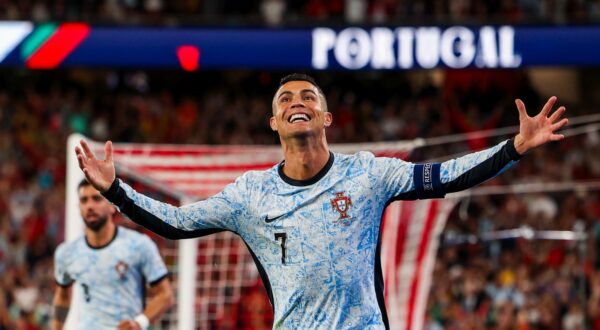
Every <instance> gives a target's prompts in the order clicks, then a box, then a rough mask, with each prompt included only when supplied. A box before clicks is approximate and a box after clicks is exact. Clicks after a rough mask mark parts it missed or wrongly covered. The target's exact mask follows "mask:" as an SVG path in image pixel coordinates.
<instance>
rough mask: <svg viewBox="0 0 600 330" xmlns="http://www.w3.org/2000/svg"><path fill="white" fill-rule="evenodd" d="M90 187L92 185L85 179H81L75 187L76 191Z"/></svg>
mask: <svg viewBox="0 0 600 330" xmlns="http://www.w3.org/2000/svg"><path fill="white" fill-rule="evenodd" d="M91 185H92V184H91V183H90V182H89V181H88V180H87V179H83V180H81V181H80V182H79V184H78V185H77V190H79V189H81V187H87V186H91Z"/></svg>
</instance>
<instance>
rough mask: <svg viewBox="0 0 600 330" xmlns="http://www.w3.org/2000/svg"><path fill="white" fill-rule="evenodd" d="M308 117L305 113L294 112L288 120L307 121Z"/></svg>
mask: <svg viewBox="0 0 600 330" xmlns="http://www.w3.org/2000/svg"><path fill="white" fill-rule="evenodd" d="M309 120H310V118H308V116H307V115H306V114H303V113H295V114H293V115H291V116H290V119H288V121H289V122H290V123H293V122H296V121H309Z"/></svg>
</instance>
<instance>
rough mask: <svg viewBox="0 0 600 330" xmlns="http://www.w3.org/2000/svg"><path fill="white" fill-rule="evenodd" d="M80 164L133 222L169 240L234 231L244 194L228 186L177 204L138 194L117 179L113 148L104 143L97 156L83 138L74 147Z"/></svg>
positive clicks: (89, 176)
mask: <svg viewBox="0 0 600 330" xmlns="http://www.w3.org/2000/svg"><path fill="white" fill-rule="evenodd" d="M75 153H76V154H77V160H78V162H79V167H80V168H81V170H82V171H83V173H84V174H85V177H86V179H87V180H88V181H89V182H90V183H91V184H92V185H93V186H94V187H95V188H96V189H98V191H100V192H101V193H102V195H103V196H104V197H106V199H108V200H109V201H110V202H112V203H113V204H115V205H116V206H117V207H118V208H119V210H120V211H121V212H122V213H124V214H125V215H127V216H128V217H129V218H130V219H131V220H133V221H134V222H136V223H138V224H140V225H142V226H144V227H146V228H148V229H149V230H151V231H153V232H155V233H157V234H159V235H161V236H163V237H166V238H169V239H181V238H190V237H199V236H204V235H208V234H211V233H215V232H219V231H223V230H231V231H235V222H234V220H235V217H234V213H239V212H240V210H242V209H243V202H242V201H243V196H241V194H240V193H239V189H237V187H236V186H235V185H230V186H228V188H226V189H225V190H224V191H222V192H221V193H219V194H218V195H216V196H213V197H211V198H208V199H206V200H203V201H200V202H197V203H194V204H190V205H186V206H183V207H176V206H173V205H170V204H167V203H163V202H160V201H157V200H154V199H152V198H150V197H148V196H145V195H144V194H140V193H138V192H137V191H135V190H134V189H133V188H131V187H130V186H128V185H127V184H125V183H123V182H122V181H121V180H119V179H117V178H116V174H115V165H114V161H113V148H112V143H111V142H110V141H108V142H106V144H105V145H104V159H98V158H96V157H95V155H94V153H93V152H92V150H91V149H90V147H89V145H88V144H87V143H86V142H85V141H83V140H82V141H81V148H80V147H79V146H78V147H76V148H75Z"/></svg>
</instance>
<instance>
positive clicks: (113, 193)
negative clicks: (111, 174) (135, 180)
mask: <svg viewBox="0 0 600 330" xmlns="http://www.w3.org/2000/svg"><path fill="white" fill-rule="evenodd" d="M118 191H119V179H117V178H115V180H114V181H113V183H112V184H111V185H110V188H108V190H107V191H105V192H103V193H102V196H104V198H106V199H108V200H109V201H111V202H113V203H114V201H115V198H116V197H117V192H118Z"/></svg>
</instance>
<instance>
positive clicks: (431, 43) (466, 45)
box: [312, 26, 522, 70]
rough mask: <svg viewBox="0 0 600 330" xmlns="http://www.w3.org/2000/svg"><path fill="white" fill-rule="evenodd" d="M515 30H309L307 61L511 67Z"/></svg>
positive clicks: (515, 57) (517, 60) (318, 64)
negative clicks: (309, 59)
mask: <svg viewBox="0 0 600 330" xmlns="http://www.w3.org/2000/svg"><path fill="white" fill-rule="evenodd" d="M514 44H515V30H514V28H513V27H510V26H502V27H499V28H494V27H491V26H483V27H481V28H479V29H478V30H473V29H469V28H467V27H463V26H453V27H449V28H446V29H442V28H439V27H418V28H412V27H399V28H396V29H390V28H385V27H377V28H373V29H371V30H370V31H369V30H365V29H362V28H356V27H350V28H346V29H343V30H341V31H339V32H336V31H334V30H333V29H331V28H316V29H314V30H313V31H312V66H313V68H315V69H320V70H323V69H328V68H330V67H332V66H334V67H335V66H336V65H338V66H341V67H343V68H346V69H350V70H357V69H365V68H371V69H395V68H400V69H411V68H415V67H420V68H425V69H431V68H434V67H437V66H438V65H444V66H446V67H449V68H454V69H461V68H466V67H469V66H475V67H479V68H515V67H518V66H519V65H521V62H522V61H521V56H520V55H519V54H517V53H515V46H514Z"/></svg>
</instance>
